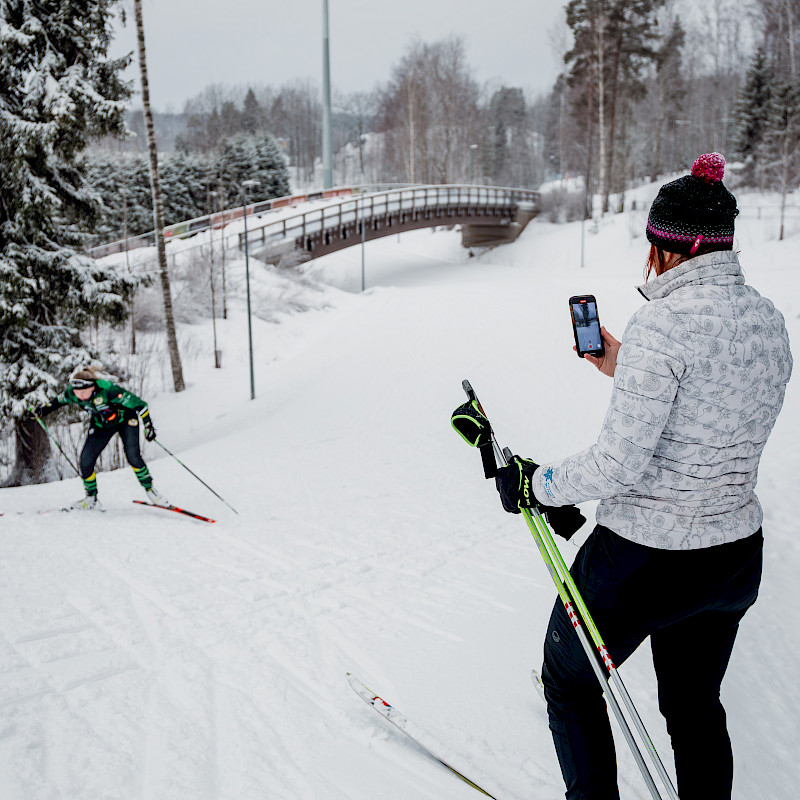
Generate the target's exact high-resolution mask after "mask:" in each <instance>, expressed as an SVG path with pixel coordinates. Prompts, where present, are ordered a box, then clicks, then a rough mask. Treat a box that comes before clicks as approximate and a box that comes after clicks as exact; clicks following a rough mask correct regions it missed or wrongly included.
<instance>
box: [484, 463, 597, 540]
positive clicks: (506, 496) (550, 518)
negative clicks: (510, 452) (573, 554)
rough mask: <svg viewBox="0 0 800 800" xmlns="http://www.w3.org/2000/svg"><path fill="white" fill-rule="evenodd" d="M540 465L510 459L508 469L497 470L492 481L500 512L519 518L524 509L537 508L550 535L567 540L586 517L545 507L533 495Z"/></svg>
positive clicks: (577, 511) (569, 509) (567, 509)
mask: <svg viewBox="0 0 800 800" xmlns="http://www.w3.org/2000/svg"><path fill="white" fill-rule="evenodd" d="M537 469H539V465H538V464H537V463H535V462H534V461H531V460H530V459H527V458H520V457H519V456H512V457H511V461H510V462H509V464H508V466H505V467H503V468H502V469H500V470H498V472H497V476H496V477H495V479H494V480H495V484H496V486H497V491H498V492H499V493H500V501H501V502H502V504H503V508H504V509H505V510H506V511H508V512H509V513H510V514H519V513H520V509H523V508H537V509H539V511H541V512H542V513H544V514H546V516H547V522H548V523H549V525H550V527H551V528H552V529H553V533H555V534H557V535H558V536H561V537H562V538H564V539H567V540H569V539H570V538H571V537H572V536H573V534H575V533H576V532H577V531H579V530H580V529H581V527H582V526H583V523H584V522H586V517H584V516H583V514H582V513H581V511H580V509H579V508H578V507H577V506H546V505H543V504H542V503H540V502H539V501H538V500H537V499H536V496H535V495H534V493H533V475H534V473H535V472H536V470H537Z"/></svg>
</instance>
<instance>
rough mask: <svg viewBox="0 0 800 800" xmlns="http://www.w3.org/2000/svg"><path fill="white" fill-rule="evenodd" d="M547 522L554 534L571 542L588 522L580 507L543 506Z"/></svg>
mask: <svg viewBox="0 0 800 800" xmlns="http://www.w3.org/2000/svg"><path fill="white" fill-rule="evenodd" d="M542 511H544V513H545V516H546V517H547V522H548V523H549V524H550V527H551V528H552V529H553V533H555V534H557V535H558V536H561V537H562V538H564V539H566V540H567V541H569V540H570V539H571V538H572V536H573V535H574V534H576V533H577V532H578V531H579V530H580V529H581V528H582V527H583V523H584V522H586V517H584V516H583V514H582V513H581V510H580V509H579V508H578V506H543V507H542Z"/></svg>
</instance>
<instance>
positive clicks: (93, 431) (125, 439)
mask: <svg viewBox="0 0 800 800" xmlns="http://www.w3.org/2000/svg"><path fill="white" fill-rule="evenodd" d="M116 433H118V434H119V436H120V438H121V439H122V445H123V447H124V448H125V457H126V458H127V459H128V463H129V464H130V465H131V466H132V467H133V468H134V469H141V468H142V467H143V466H145V463H144V460H143V459H142V451H141V450H140V449H139V418H138V417H137V416H136V414H135V413H134V414H133V415H128V414H126V415H124V416H123V418H122V421H121V422H120V423H119V425H116V426H115V427H113V428H96V427H94V426H93V427H91V428H89V435H88V437H87V438H86V443H85V444H84V445H83V450H81V477H82V478H83V479H84V480H85V479H86V478H89V477H91V475H92V473H93V472H94V465H95V464H96V463H97V459H98V458H100V453H102V452H103V450H105V449H106V445H108V443H109V442H110V441H111V439H112V438H113V437H114V434H116Z"/></svg>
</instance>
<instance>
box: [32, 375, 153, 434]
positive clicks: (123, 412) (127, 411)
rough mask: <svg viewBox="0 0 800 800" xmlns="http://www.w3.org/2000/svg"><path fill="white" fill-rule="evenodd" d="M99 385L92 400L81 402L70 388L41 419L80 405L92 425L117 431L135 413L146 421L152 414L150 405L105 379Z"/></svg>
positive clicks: (47, 407)
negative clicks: (118, 426)
mask: <svg viewBox="0 0 800 800" xmlns="http://www.w3.org/2000/svg"><path fill="white" fill-rule="evenodd" d="M96 384H97V388H96V389H95V390H94V394H93V395H92V396H91V397H90V398H89V399H88V400H79V399H78V398H77V397H76V396H75V393H74V392H73V391H72V388H71V387H69V388H67V390H66V391H64V392H61V394H59V395H58V396H57V397H54V398H53V399H52V400H50V401H48V403H47V405H44V406H42V407H41V408H40V409H39V416H40V417H45V416H47V415H48V414H50V413H51V412H52V411H55V410H56V409H58V408H61V407H62V406H69V405H78V406H80V407H81V408H82V409H83V410H84V411H85V412H86V413H87V414H88V415H89V421H90V423H91V424H92V425H94V426H95V427H96V428H105V429H106V430H107V429H108V428H115V427H116V426H117V425H119V424H120V423H121V422H122V420H123V419H125V418H126V417H128V418H130V416H131V412H133V414H134V415H135V414H137V413H138V414H139V415H140V416H141V417H142V419H143V420H144V419H146V418H147V416H148V415H149V413H150V412H149V411H148V409H147V403H145V401H144V400H142V399H141V398H140V397H137V396H136V395H135V394H133V392H129V391H128V390H127V389H123V388H122V387H121V386H117V385H116V384H115V383H111V381H105V380H102V379H98V380H97V381H96Z"/></svg>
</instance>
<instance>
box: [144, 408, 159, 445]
mask: <svg viewBox="0 0 800 800" xmlns="http://www.w3.org/2000/svg"><path fill="white" fill-rule="evenodd" d="M142 425H144V438H145V439H147V441H148V442H152V441H153V439H155V438H156V429H155V428H154V427H153V420H151V419H150V415H149V414H148V415H147V416H146V417H145V418H144V419H143V420H142Z"/></svg>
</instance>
